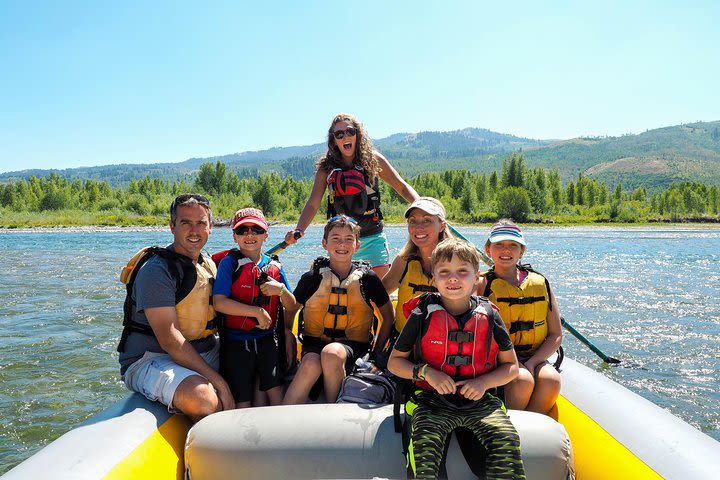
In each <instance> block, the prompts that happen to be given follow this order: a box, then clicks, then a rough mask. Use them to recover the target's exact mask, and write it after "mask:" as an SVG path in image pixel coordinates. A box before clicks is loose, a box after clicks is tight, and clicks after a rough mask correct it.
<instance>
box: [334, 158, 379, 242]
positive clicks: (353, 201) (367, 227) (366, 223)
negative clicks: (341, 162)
mask: <svg viewBox="0 0 720 480" xmlns="http://www.w3.org/2000/svg"><path fill="white" fill-rule="evenodd" d="M327 186H328V208H327V218H332V217H334V216H336V215H341V214H342V215H347V216H349V217H352V218H353V219H355V220H356V221H357V222H358V225H359V226H360V236H361V237H365V236H368V235H374V234H376V233H380V232H381V231H382V229H383V222H382V219H383V215H382V212H381V211H380V188H379V185H378V179H377V178H375V182H374V185H372V186H370V179H369V177H368V175H367V172H365V170H363V169H362V168H361V167H357V166H356V167H351V168H349V169H346V170H344V169H342V168H336V169H334V170H332V171H331V172H330V174H329V175H328V177H327Z"/></svg>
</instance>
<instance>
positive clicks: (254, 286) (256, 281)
mask: <svg viewBox="0 0 720 480" xmlns="http://www.w3.org/2000/svg"><path fill="white" fill-rule="evenodd" d="M227 255H230V256H232V257H233V258H234V259H235V260H236V261H237V267H235V270H234V271H233V275H232V286H231V288H230V298H232V299H233V300H236V301H238V302H240V303H244V304H246V305H255V306H258V307H262V308H264V309H265V310H266V311H267V312H268V313H269V314H270V318H271V319H272V322H271V323H270V328H269V329H268V331H271V330H274V329H275V326H276V325H277V320H278V315H279V314H280V297H278V296H277V295H273V296H267V295H263V293H262V291H261V290H260V285H262V284H263V283H265V282H267V279H268V278H272V279H274V280H277V281H278V282H280V283H282V277H281V276H280V262H279V261H278V257H277V256H275V255H273V256H272V257H270V262H269V263H268V264H267V265H265V266H264V267H262V268H258V266H257V265H255V263H254V262H253V261H252V260H250V259H249V258H247V257H246V256H245V255H243V254H242V252H240V250H238V249H237V248H233V249H232V250H224V251H222V252H217V253H215V254H213V256H212V259H213V260H214V261H215V263H217V264H219V263H220V260H222V259H223V258H224V257H225V256H227ZM224 317H225V319H224V322H223V326H224V327H225V328H231V329H235V330H246V331H249V330H252V329H254V328H255V327H257V325H258V322H257V320H256V319H255V317H245V316H241V315H228V314H225V315H224Z"/></svg>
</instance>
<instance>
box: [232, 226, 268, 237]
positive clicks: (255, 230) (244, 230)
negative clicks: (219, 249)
mask: <svg viewBox="0 0 720 480" xmlns="http://www.w3.org/2000/svg"><path fill="white" fill-rule="evenodd" d="M233 232H235V235H250V234H251V233H252V234H254V235H262V234H263V233H265V229H263V228H261V227H255V226H252V227H237V228H236V229H235V230H233Z"/></svg>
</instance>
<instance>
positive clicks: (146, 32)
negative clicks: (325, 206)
mask: <svg viewBox="0 0 720 480" xmlns="http://www.w3.org/2000/svg"><path fill="white" fill-rule="evenodd" d="M246 3H247V4H246ZM492 3H493V4H491V2H481V1H457V2H453V1H450V0H448V1H429V0H428V1H417V0H416V1H374V0H366V1H347V2H343V1H333V2H315V1H287V2H286V1H281V0H275V1H269V2H240V1H225V2H220V1H208V2H196V1H179V0H178V1H165V0H154V1H135V0H122V1H109V0H108V1H100V0H97V1H96V0H85V1H79V0H67V1H56V0H48V1H40V0H3V1H1V2H0V172H4V171H13V170H19V169H25V168H67V167H75V166H87V165H101V164H114V163H154V162H180V161H183V160H186V159H188V158H190V157H208V156H214V155H224V154H229V153H235V152H242V151H247V150H260V149H265V148H269V147H274V146H291V145H306V144H312V143H319V142H322V141H323V139H324V134H325V131H326V128H327V127H328V122H329V121H330V119H331V118H332V116H333V115H334V114H336V113H338V112H341V111H346V112H350V113H353V114H355V115H357V116H358V117H359V118H360V120H361V121H363V122H364V123H365V126H366V127H367V129H368V131H369V132H370V135H371V136H372V137H374V138H381V137H384V136H387V135H390V134H392V133H397V132H417V131H423V130H454V129H460V128H464V127H470V126H472V127H482V128H488V129H490V130H494V131H498V132H502V133H512V134H515V135H520V136H525V137H531V138H571V137H576V136H579V135H620V134H623V133H640V132H643V131H645V130H648V129H652V128H657V127H662V126H668V125H677V124H680V123H686V122H694V121H713V120H720V88H719V87H718V85H720V61H718V60H719V58H720V28H718V19H720V6H718V5H720V3H719V2H717V1H690V2H687V1H676V2H663V1H632V2H627V1H605V2H600V3H597V2H569V1H567V2H566V1H555V2H536V1H527V2H526V1H515V2H509V3H507V4H506V5H507V6H499V5H496V4H497V3H499V2H492Z"/></svg>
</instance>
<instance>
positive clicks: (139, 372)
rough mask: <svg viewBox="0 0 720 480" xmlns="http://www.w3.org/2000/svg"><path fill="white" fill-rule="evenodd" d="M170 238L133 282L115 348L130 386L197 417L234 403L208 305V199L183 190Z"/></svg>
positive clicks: (176, 204) (143, 263)
mask: <svg viewBox="0 0 720 480" xmlns="http://www.w3.org/2000/svg"><path fill="white" fill-rule="evenodd" d="M170 231H171V232H172V234H173V243H172V244H171V245H169V246H167V247H165V248H157V247H156V248H153V249H151V252H152V253H151V254H150V255H148V256H147V257H146V258H144V259H142V261H138V264H137V265H136V267H137V268H136V271H135V272H133V273H132V274H131V277H130V280H129V281H128V299H127V300H126V310H127V312H126V320H125V322H124V323H125V329H124V330H123V336H122V339H121V342H120V346H119V347H118V350H119V351H120V358H119V360H120V365H121V368H120V372H121V375H122V378H123V381H124V382H125V385H127V387H128V388H129V389H130V390H133V391H136V392H139V393H141V394H143V395H145V396H146V397H147V398H149V399H150V400H157V401H160V402H161V403H163V404H165V405H167V406H168V410H169V411H171V412H175V411H179V412H182V413H185V414H186V415H187V416H189V417H190V418H191V419H193V420H194V421H197V420H199V419H201V418H203V417H205V416H207V415H209V414H211V413H214V412H217V411H220V410H227V409H232V408H234V407H235V401H234V399H233V396H232V393H231V392H230V388H229V387H228V385H227V383H226V382H225V380H224V379H223V378H222V376H220V374H219V373H218V372H217V370H218V354H219V344H218V339H217V335H216V332H217V329H216V327H215V310H214V309H213V306H212V304H211V301H210V298H211V294H212V284H213V282H214V279H215V273H216V269H215V264H214V263H213V261H212V260H211V259H210V258H209V257H206V256H204V255H203V254H202V249H203V247H204V246H205V244H206V243H207V241H208V237H209V236H210V232H211V231H212V212H211V210H210V202H209V201H208V199H207V198H205V197H203V196H202V195H195V194H184V195H180V196H178V197H177V198H175V200H174V201H173V202H172V205H171V206H170Z"/></svg>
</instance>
